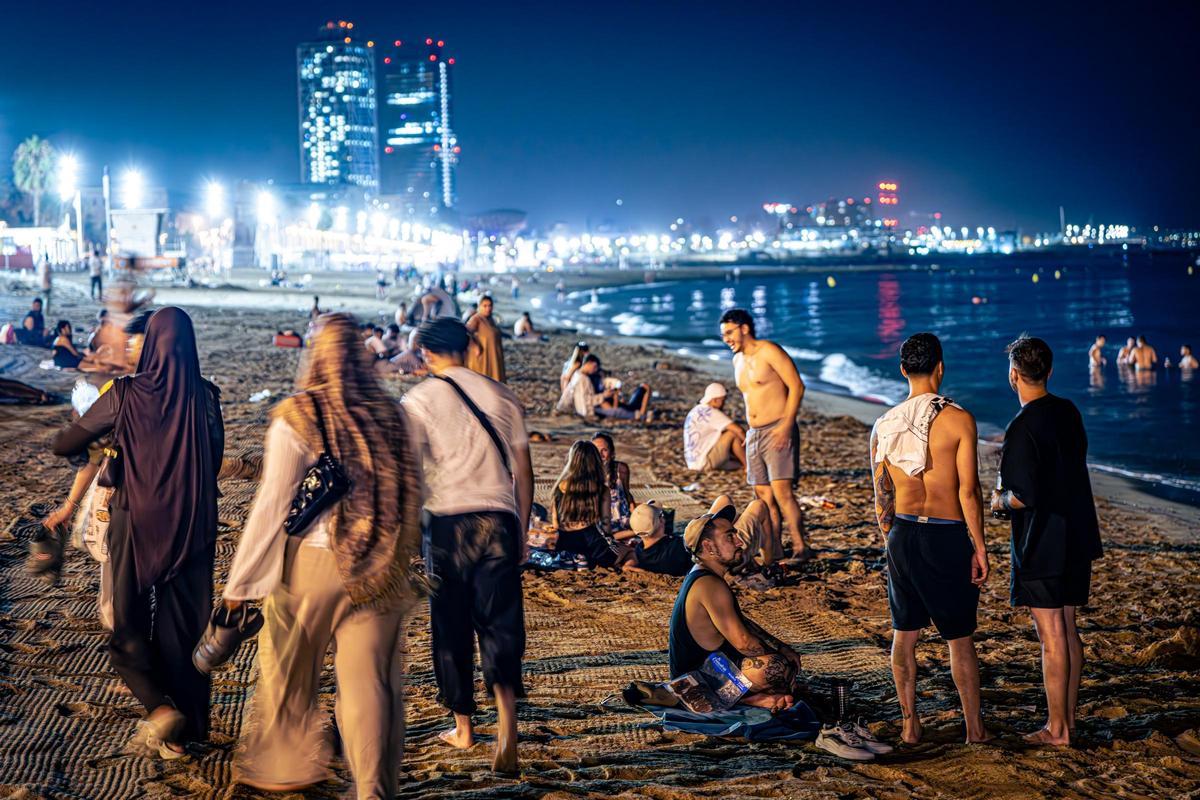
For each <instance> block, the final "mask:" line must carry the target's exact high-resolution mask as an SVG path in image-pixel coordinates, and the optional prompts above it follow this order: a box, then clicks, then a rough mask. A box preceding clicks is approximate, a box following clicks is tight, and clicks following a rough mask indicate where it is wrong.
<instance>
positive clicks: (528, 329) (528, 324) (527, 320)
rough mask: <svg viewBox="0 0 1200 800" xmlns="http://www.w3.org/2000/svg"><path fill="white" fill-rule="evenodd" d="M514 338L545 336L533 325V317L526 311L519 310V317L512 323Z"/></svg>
mask: <svg viewBox="0 0 1200 800" xmlns="http://www.w3.org/2000/svg"><path fill="white" fill-rule="evenodd" d="M513 338H514V339H542V340H544V339H545V337H544V336H542V334H541V333H540V332H539V331H538V330H537V329H536V328H534V327H533V318H532V317H530V316H529V312H528V311H522V312H521V318H520V319H518V320H517V322H516V324H515V325H513Z"/></svg>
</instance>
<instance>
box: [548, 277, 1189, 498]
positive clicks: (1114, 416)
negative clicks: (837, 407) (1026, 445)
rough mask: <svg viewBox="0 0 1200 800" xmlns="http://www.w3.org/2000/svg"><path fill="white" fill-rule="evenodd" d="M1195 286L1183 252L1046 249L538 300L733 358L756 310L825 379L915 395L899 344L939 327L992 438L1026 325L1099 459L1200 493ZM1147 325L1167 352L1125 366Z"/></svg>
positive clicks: (879, 395)
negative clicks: (1192, 356) (1076, 253)
mask: <svg viewBox="0 0 1200 800" xmlns="http://www.w3.org/2000/svg"><path fill="white" fill-rule="evenodd" d="M1189 266H1191V267H1192V268H1191V270H1190V271H1189ZM662 274H663V276H664V277H669V275H670V273H669V272H665V273H662ZM1198 290H1200V269H1197V268H1196V267H1195V266H1194V264H1192V261H1191V259H1190V257H1188V256H1184V255H1182V254H1181V255H1180V256H1176V257H1171V256H1155V257H1148V256H1141V255H1131V256H1130V257H1128V258H1127V259H1124V260H1119V259H1118V260H1113V259H1110V258H1109V259H1102V260H1101V259H1094V260H1088V259H1079V260H1075V261H1067V260H1064V259H1062V258H1058V257H1048V258H1046V259H1030V258H1023V259H1021V260H1020V261H1012V262H1006V261H1003V260H990V261H988V262H981V263H980V264H979V266H973V265H972V264H971V263H970V262H963V261H957V262H954V263H953V264H947V265H942V266H938V265H929V264H921V265H911V266H901V267H894V266H887V267H880V268H878V269H873V270H870V271H851V272H845V271H833V270H831V271H830V272H829V273H828V274H825V273H819V274H814V273H805V274H780V275H778V276H775V275H770V276H762V275H755V276H752V277H747V276H742V277H741V279H740V280H734V279H733V278H732V275H727V276H726V278H725V279H721V278H716V279H701V280H680V281H670V280H665V281H663V282H658V283H650V284H645V283H643V284H631V285H626V286H618V287H610V288H606V289H598V290H596V291H594V292H587V291H583V292H575V293H572V294H571V295H570V296H569V297H568V299H567V301H566V302H565V303H562V304H559V303H557V302H556V300H555V298H554V297H553V295H552V294H548V295H545V296H544V297H543V298H542V309H541V314H542V315H543V316H545V317H546V318H547V319H548V320H549V321H551V322H553V323H555V324H558V325H563V326H566V327H573V328H576V329H578V330H579V331H580V332H581V333H586V334H588V335H593V336H595V335H623V336H635V337H639V338H645V339H651V340H656V341H659V342H661V343H662V344H664V345H666V346H668V347H670V348H672V349H675V350H677V351H678V352H681V353H686V354H689V355H698V356H701V357H707V358H709V359H711V360H713V361H716V362H728V360H729V358H730V353H729V351H728V349H727V348H726V347H725V346H724V344H722V343H721V341H720V336H719V331H718V320H719V318H720V315H721V314H722V313H723V312H724V311H725V310H726V309H729V308H734V307H742V308H746V309H747V310H749V311H750V312H751V314H752V315H753V316H754V318H755V323H756V327H757V328H758V335H759V336H760V337H761V338H767V339H772V340H774V341H776V342H778V343H779V344H780V345H782V346H783V347H784V348H785V349H786V350H787V351H788V352H789V353H790V354H791V355H792V357H793V358H794V359H795V361H796V365H797V367H798V368H799V369H800V372H801V373H802V374H803V375H804V377H805V380H806V382H808V383H809V384H810V385H812V386H813V387H814V388H821V389H825V390H832V391H835V392H840V393H845V394H848V395H851V396H855V397H861V398H865V399H870V400H875V401H878V402H882V403H888V404H892V403H896V402H899V401H900V400H903V399H904V397H905V396H907V384H906V383H905V381H904V379H903V377H902V376H901V375H900V372H899V366H898V353H899V347H900V344H901V342H903V341H904V339H905V338H907V337H908V336H910V335H911V334H913V333H916V332H918V331H932V332H933V333H935V334H937V335H938V336H939V338H940V339H941V340H942V345H943V350H944V353H945V363H946V377H945V380H944V382H943V385H942V391H943V393H945V394H947V395H949V396H950V397H952V398H954V399H955V400H956V401H958V402H960V403H961V404H963V405H964V406H965V407H966V408H968V409H969V410H970V411H972V412H973V413H974V414H975V416H976V418H977V419H978V420H979V424H980V432H981V435H983V436H988V435H996V434H998V433H1000V432H1001V431H1002V430H1003V428H1004V426H1005V425H1006V424H1007V423H1008V421H1009V420H1010V419H1011V418H1012V416H1013V415H1014V414H1016V412H1017V410H1018V409H1019V403H1018V401H1017V398H1016V395H1015V394H1014V393H1013V391H1012V390H1011V388H1010V387H1009V385H1008V378H1007V375H1008V362H1007V358H1006V356H1005V354H1004V347H1005V345H1006V344H1008V343H1009V342H1010V341H1012V340H1013V339H1015V338H1016V337H1017V336H1019V335H1020V334H1022V333H1028V334H1030V335H1033V336H1040V337H1041V338H1043V339H1045V340H1046V341H1047V342H1048V343H1049V344H1050V346H1051V348H1053V350H1054V372H1053V374H1052V376H1051V379H1050V384H1049V386H1050V390H1051V391H1052V392H1054V393H1055V394H1058V395H1061V396H1064V397H1067V398H1069V399H1070V400H1072V401H1073V402H1074V403H1075V404H1076V405H1077V406H1078V407H1079V409H1080V411H1081V412H1082V414H1083V418H1084V424H1085V425H1086V427H1087V431H1088V439H1089V460H1090V461H1091V462H1093V465H1094V466H1096V467H1097V468H1100V469H1104V470H1108V471H1112V472H1115V473H1118V474H1124V475H1126V476H1128V477H1133V478H1138V479H1141V480H1144V481H1148V482H1150V483H1152V484H1156V485H1158V486H1160V487H1161V488H1162V489H1163V490H1164V492H1163V493H1164V494H1166V495H1168V496H1174V497H1175V498H1176V499H1183V500H1187V501H1191V502H1198V501H1200V430H1198V428H1197V425H1198V424H1200V370H1197V371H1195V372H1194V373H1189V372H1187V371H1182V370H1180V369H1178V368H1177V367H1175V366H1171V367H1170V368H1165V367H1163V366H1162V363H1161V362H1162V361H1163V360H1165V359H1167V358H1169V359H1170V361H1171V363H1172V365H1174V364H1175V363H1176V362H1177V361H1178V357H1179V348H1180V345H1183V344H1190V345H1193V346H1194V347H1200V312H1198V311H1197V307H1196V300H1197V298H1198ZM1097 334H1104V335H1105V336H1106V337H1107V339H1108V342H1107V345H1106V347H1105V349H1104V354H1105V356H1106V357H1107V359H1108V364H1107V365H1106V366H1105V367H1103V368H1102V369H1100V370H1090V369H1088V366H1087V351H1088V348H1089V347H1090V346H1091V345H1092V342H1093V341H1094V339H1095V336H1096V335H1097ZM1138 335H1144V336H1146V338H1147V340H1148V341H1149V343H1150V344H1151V345H1153V346H1154V347H1155V348H1156V349H1157V351H1158V355H1159V358H1160V366H1159V368H1157V369H1156V370H1154V371H1153V372H1150V373H1134V372H1133V371H1132V370H1129V369H1127V368H1118V366H1117V364H1116V355H1117V351H1118V349H1119V348H1120V347H1121V346H1122V344H1123V343H1124V342H1125V340H1126V338H1127V337H1135V336H1138ZM730 379H732V370H731V372H730Z"/></svg>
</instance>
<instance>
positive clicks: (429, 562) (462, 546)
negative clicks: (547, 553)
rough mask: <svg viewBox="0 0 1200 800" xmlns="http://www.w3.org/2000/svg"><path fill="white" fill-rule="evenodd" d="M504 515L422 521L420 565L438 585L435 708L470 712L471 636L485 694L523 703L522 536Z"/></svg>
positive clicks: (433, 601)
mask: <svg viewBox="0 0 1200 800" xmlns="http://www.w3.org/2000/svg"><path fill="white" fill-rule="evenodd" d="M519 527H520V526H519V524H518V522H517V518H516V517H515V516H514V515H513V514H509V513H504V512H483V513H478V514H454V515H449V516H432V515H430V516H428V517H427V522H426V525H425V537H424V545H425V563H426V568H427V569H428V571H429V574H430V575H436V576H437V578H438V581H439V585H438V587H437V591H436V592H435V593H434V595H433V596H432V597H431V598H430V599H429V621H430V630H431V633H432V635H433V648H432V649H433V674H434V677H435V678H437V685H438V702H440V703H441V704H442V705H444V706H446V708H449V709H450V710H451V711H453V712H455V713H457V714H472V713H474V712H475V708H476V706H475V691H474V689H475V675H474V671H475V638H476V637H478V638H479V660H480V663H481V665H482V667H483V680H484V684H485V685H486V686H487V689H488V692H491V691H492V687H493V686H495V685H496V684H500V685H501V686H506V687H508V688H511V689H512V690H513V692H514V693H515V694H516V695H517V696H518V697H524V686H523V684H522V682H521V659H522V658H523V657H524V655H525V607H524V602H523V599H522V597H521V565H520V563H519V562H520V552H521V546H520V539H519V536H520V531H519V530H518V528H519Z"/></svg>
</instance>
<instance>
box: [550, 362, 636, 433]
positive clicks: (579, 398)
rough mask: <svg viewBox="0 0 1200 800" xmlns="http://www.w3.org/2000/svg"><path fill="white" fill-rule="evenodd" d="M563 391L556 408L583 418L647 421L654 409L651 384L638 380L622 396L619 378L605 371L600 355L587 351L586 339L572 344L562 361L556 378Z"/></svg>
mask: <svg viewBox="0 0 1200 800" xmlns="http://www.w3.org/2000/svg"><path fill="white" fill-rule="evenodd" d="M559 386H560V388H561V389H562V394H561V395H560V396H559V399H558V403H557V404H556V405H555V409H556V410H557V411H559V412H562V413H574V414H577V415H578V416H580V417H583V418H584V419H591V418H593V417H603V418H607V419H621V420H637V421H640V422H650V421H652V420H653V419H654V412H653V411H652V410H651V409H650V400H651V398H652V397H653V395H654V392H653V391H652V390H651V388H650V385H649V384H647V383H642V384H638V385H637V386H636V387H634V390H633V391H632V392H630V394H629V397H628V399H625V400H623V399H622V396H621V381H619V380H617V379H616V378H613V377H610V376H607V375H605V374H604V369H603V367H602V366H601V364H600V357H599V356H597V355H596V354H595V353H592V352H590V350H589V348H588V344H587V342H580V343H579V344H577V345H575V349H574V351H573V352H572V353H571V357H570V359H568V360H567V362H566V363H565V364H564V365H563V371H562V376H561V377H560V379H559Z"/></svg>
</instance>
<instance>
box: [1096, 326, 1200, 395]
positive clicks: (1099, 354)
mask: <svg viewBox="0 0 1200 800" xmlns="http://www.w3.org/2000/svg"><path fill="white" fill-rule="evenodd" d="M1107 344H1108V338H1107V337H1106V336H1105V335H1104V334H1099V335H1097V336H1096V338H1095V340H1094V341H1093V342H1092V344H1091V346H1090V347H1089V348H1088V354H1087V366H1088V372H1089V375H1090V378H1091V382H1092V385H1093V386H1100V385H1103V382H1104V371H1105V367H1107V366H1108V356H1106V355H1105V354H1104V348H1105V346H1106V345H1107ZM1115 361H1116V366H1117V370H1118V373H1119V374H1120V376H1121V379H1122V380H1123V381H1125V382H1126V383H1129V384H1132V385H1135V386H1147V385H1153V383H1154V379H1155V376H1156V374H1157V370H1158V369H1159V368H1160V367H1161V368H1162V369H1166V370H1169V369H1178V370H1179V372H1180V374H1181V375H1182V376H1183V378H1184V379H1190V378H1191V377H1192V376H1193V375H1194V374H1195V373H1196V371H1197V370H1200V360H1197V359H1196V356H1195V355H1194V354H1193V353H1192V346H1191V345H1190V344H1182V345H1180V346H1179V357H1178V358H1177V359H1176V360H1175V361H1174V362H1172V361H1171V357H1170V356H1167V357H1166V358H1163V359H1159V356H1158V351H1157V350H1155V349H1154V347H1153V346H1152V345H1151V344H1150V343H1149V342H1148V341H1147V340H1146V337H1145V336H1142V335H1139V336H1130V337H1128V338H1127V339H1126V340H1125V344H1123V345H1122V346H1121V347H1120V349H1118V350H1117V355H1116V359H1115Z"/></svg>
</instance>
